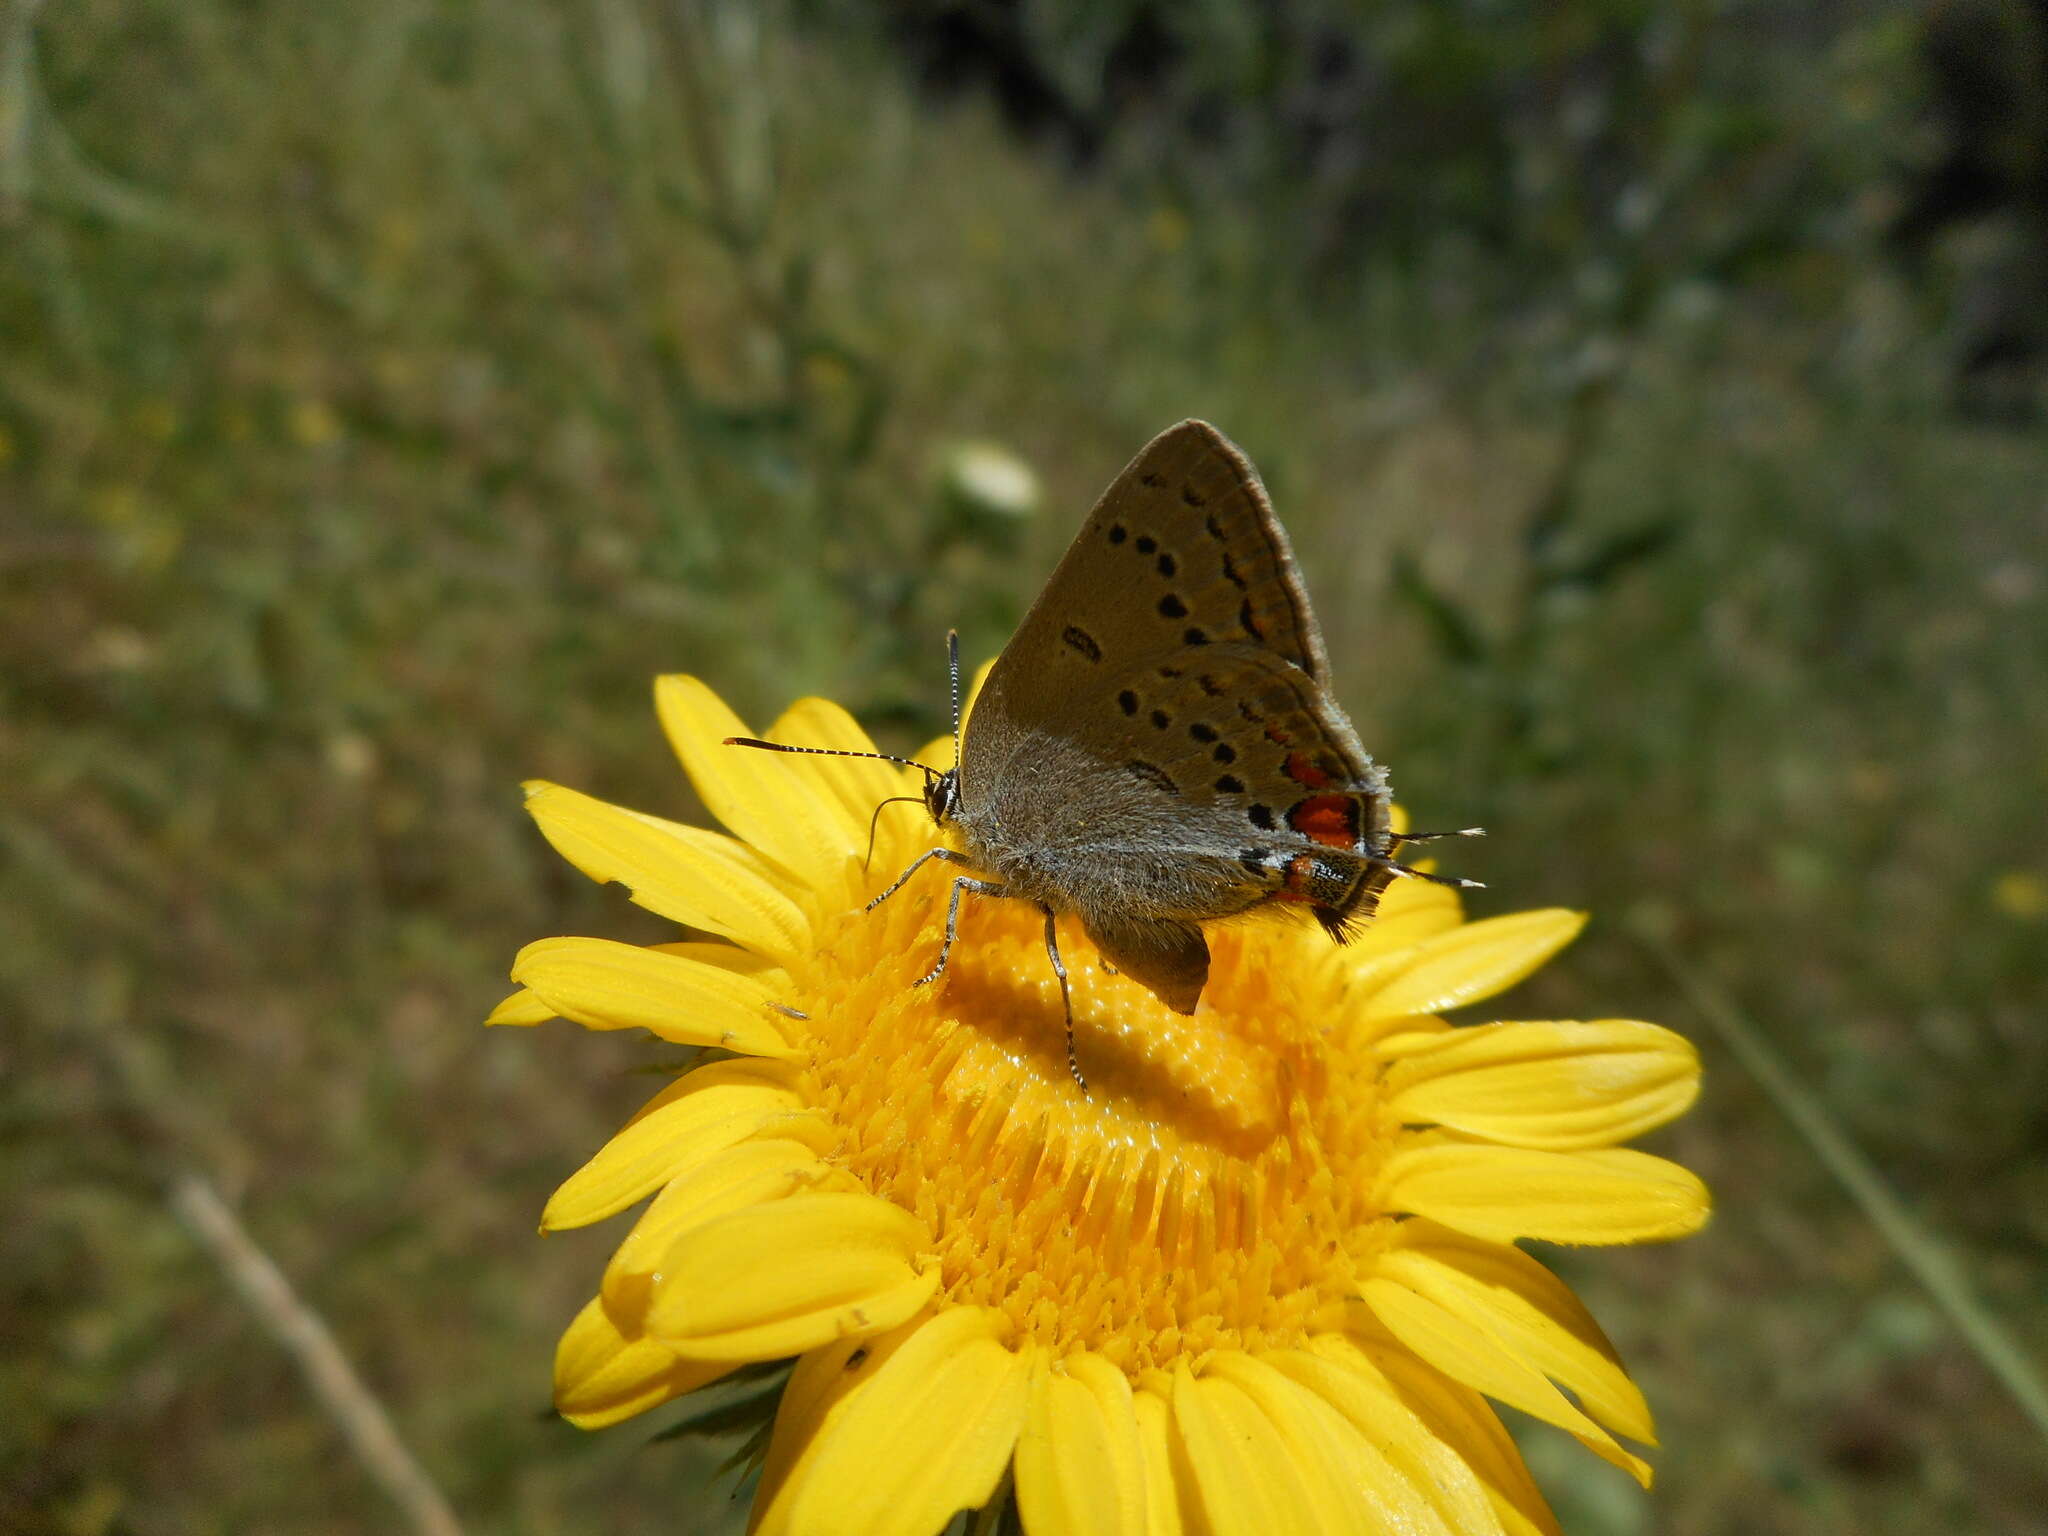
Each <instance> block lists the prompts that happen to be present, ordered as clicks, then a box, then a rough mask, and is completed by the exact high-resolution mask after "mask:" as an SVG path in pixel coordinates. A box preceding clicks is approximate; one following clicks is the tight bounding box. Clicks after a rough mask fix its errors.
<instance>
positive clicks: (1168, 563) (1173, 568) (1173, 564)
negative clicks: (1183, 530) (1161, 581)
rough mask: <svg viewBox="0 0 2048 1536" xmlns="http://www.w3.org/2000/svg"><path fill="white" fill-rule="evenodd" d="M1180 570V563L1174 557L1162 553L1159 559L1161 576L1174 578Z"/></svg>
mask: <svg viewBox="0 0 2048 1536" xmlns="http://www.w3.org/2000/svg"><path fill="white" fill-rule="evenodd" d="M1179 570H1180V562H1179V561H1178V560H1176V559H1174V558H1173V556H1172V555H1169V554H1164V553H1162V554H1161V555H1160V557H1159V574H1160V575H1162V576H1172V575H1174V574H1176V573H1177V572H1178V571H1179Z"/></svg>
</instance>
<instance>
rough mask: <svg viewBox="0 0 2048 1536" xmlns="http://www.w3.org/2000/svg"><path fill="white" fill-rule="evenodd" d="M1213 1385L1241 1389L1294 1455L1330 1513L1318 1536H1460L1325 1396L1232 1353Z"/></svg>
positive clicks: (1215, 1371)
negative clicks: (1350, 1535)
mask: <svg viewBox="0 0 2048 1536" xmlns="http://www.w3.org/2000/svg"><path fill="white" fill-rule="evenodd" d="M1207 1377H1208V1379H1211V1380H1220V1381H1228V1382H1230V1383H1231V1384H1232V1385H1234V1386H1236V1387H1238V1388H1240V1389H1242V1390H1243V1392H1244V1394H1245V1395H1246V1396H1247V1397H1249V1398H1250V1399H1251V1400H1252V1401H1253V1402H1254V1403H1256V1404H1257V1405H1258V1407H1259V1410H1260V1412H1262V1413H1264V1414H1265V1416H1266V1418H1267V1419H1268V1420H1269V1421H1270V1422H1271V1423H1272V1425H1273V1427H1274V1428H1275V1429H1277V1430H1279V1432H1280V1434H1281V1437H1282V1438H1283V1439H1284V1440H1285V1441H1286V1442H1287V1443H1288V1444H1289V1445H1291V1446H1292V1447H1293V1448H1294V1453H1295V1457H1296V1459H1297V1461H1298V1463H1299V1464H1300V1465H1301V1467H1302V1468H1303V1470H1304V1472H1305V1473H1307V1474H1308V1475H1307V1476H1306V1478H1305V1479H1304V1480H1305V1481H1306V1482H1307V1484H1308V1485H1309V1486H1310V1487H1311V1488H1312V1489H1313V1490H1314V1491H1315V1493H1316V1495H1317V1500H1318V1503H1319V1504H1320V1505H1321V1507H1322V1510H1323V1514H1322V1516H1321V1518H1320V1520H1319V1523H1318V1524H1317V1526H1316V1527H1315V1528H1316V1529H1317V1530H1321V1531H1332V1532H1336V1531H1347V1530H1348V1531H1356V1532H1358V1533H1359V1536H1368V1533H1372V1536H1377V1533H1380V1532H1384V1531H1388V1530H1395V1531H1401V1532H1403V1533H1406V1536H1453V1533H1452V1528H1451V1527H1449V1526H1447V1525H1446V1524H1445V1523H1444V1522H1443V1520H1442V1519H1441V1518H1440V1517H1439V1516H1438V1514H1437V1512H1436V1509H1435V1507H1434V1506H1433V1505H1431V1503H1430V1502H1429V1500H1428V1499H1426V1498H1425V1497H1423V1495H1422V1493H1421V1491H1420V1490H1419V1489H1417V1488H1416V1487H1415V1485H1414V1484H1413V1483H1411V1482H1409V1480H1408V1479H1407V1477H1405V1476H1404V1475H1403V1474H1402V1473H1401V1472H1400V1471H1399V1470H1398V1469H1397V1468H1396V1467H1395V1466H1394V1465H1393V1463H1392V1462H1390V1461H1389V1460H1388V1459H1387V1457H1386V1456H1385V1454H1383V1452H1382V1451H1381V1449H1380V1448H1379V1447H1378V1446H1375V1445H1373V1444H1371V1443H1370V1442H1369V1441H1368V1440H1367V1439H1366V1437H1365V1436H1364V1435H1362V1434H1360V1433H1359V1431H1358V1428H1357V1426H1356V1425H1354V1424H1353V1423H1352V1422H1351V1421H1350V1420H1349V1419H1347V1418H1346V1417H1345V1416H1344V1415H1343V1414H1341V1413H1339V1412H1338V1411H1337V1409H1336V1408H1335V1407H1334V1406H1333V1405H1332V1404H1330V1403H1329V1402H1328V1401H1326V1400H1325V1399H1324V1398H1323V1397H1322V1396H1320V1395H1319V1394H1317V1393H1315V1392H1312V1391H1310V1390H1309V1389H1308V1388H1307V1387H1305V1386H1303V1385H1302V1384H1301V1383H1300V1382H1298V1381H1296V1380H1294V1379H1293V1378H1292V1377H1290V1376H1288V1375H1286V1374H1285V1373H1283V1372H1281V1371H1279V1370H1277V1369H1275V1368H1274V1367H1273V1366H1271V1365H1269V1364H1267V1363H1266V1362H1265V1361H1263V1360H1255V1359H1253V1358H1252V1357H1251V1356H1249V1355H1244V1354H1238V1353H1236V1352H1234V1351H1230V1350H1224V1351H1219V1352H1218V1353H1217V1355H1216V1356H1215V1358H1214V1359H1213V1360H1211V1361H1210V1363H1209V1366H1208V1370H1207ZM1459 1536H1465V1533H1462V1532H1461V1533H1459Z"/></svg>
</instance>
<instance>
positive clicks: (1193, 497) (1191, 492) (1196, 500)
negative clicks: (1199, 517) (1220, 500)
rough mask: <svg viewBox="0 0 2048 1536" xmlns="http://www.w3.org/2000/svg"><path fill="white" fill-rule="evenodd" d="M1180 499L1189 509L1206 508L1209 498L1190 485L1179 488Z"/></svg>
mask: <svg viewBox="0 0 2048 1536" xmlns="http://www.w3.org/2000/svg"><path fill="white" fill-rule="evenodd" d="M1180 499H1181V500H1182V501H1184V502H1186V503H1187V504H1188V505H1189V506H1191V507H1206V506H1207V505H1208V504H1209V498H1208V497H1206V496H1204V495H1203V494H1202V493H1201V492H1200V491H1197V490H1196V489H1195V488H1194V487H1193V486H1192V485H1184V486H1182V487H1181V488H1180Z"/></svg>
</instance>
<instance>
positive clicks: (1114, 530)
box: [1109, 523, 1131, 544]
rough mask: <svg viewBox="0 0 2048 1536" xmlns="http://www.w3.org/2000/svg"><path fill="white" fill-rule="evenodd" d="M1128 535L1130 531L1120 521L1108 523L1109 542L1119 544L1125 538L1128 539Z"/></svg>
mask: <svg viewBox="0 0 2048 1536" xmlns="http://www.w3.org/2000/svg"><path fill="white" fill-rule="evenodd" d="M1130 536H1131V531H1130V530H1129V529H1128V528H1126V527H1124V525H1123V524H1122V523H1111V524H1110V525H1109V542H1110V543H1112V544H1121V543H1123V541H1124V540H1125V539H1128V538H1129V537H1130Z"/></svg>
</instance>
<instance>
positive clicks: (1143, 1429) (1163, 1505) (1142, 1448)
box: [1131, 1389, 1192, 1536]
mask: <svg viewBox="0 0 2048 1536" xmlns="http://www.w3.org/2000/svg"><path fill="white" fill-rule="evenodd" d="M1131 1409H1132V1412H1133V1413H1134V1414H1135V1415H1136V1417H1137V1420H1138V1452H1139V1454H1140V1456H1142V1457H1143V1459H1144V1469H1145V1536H1181V1532H1182V1531H1183V1530H1184V1529H1185V1528H1186V1527H1185V1524H1184V1522H1183V1521H1182V1518H1181V1502H1182V1497H1181V1492H1180V1489H1179V1487H1178V1486H1177V1485H1176V1483H1175V1479H1174V1457H1173V1410H1172V1409H1171V1408H1170V1407H1168V1406H1167V1402H1166V1399H1165V1398H1163V1397H1161V1396H1159V1394H1158V1393H1156V1392H1148V1391H1145V1390H1142V1389H1141V1390H1139V1391H1136V1392H1133V1393H1132V1394H1131ZM1190 1497H1192V1490H1190Z"/></svg>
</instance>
